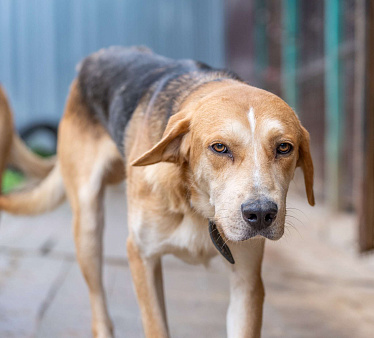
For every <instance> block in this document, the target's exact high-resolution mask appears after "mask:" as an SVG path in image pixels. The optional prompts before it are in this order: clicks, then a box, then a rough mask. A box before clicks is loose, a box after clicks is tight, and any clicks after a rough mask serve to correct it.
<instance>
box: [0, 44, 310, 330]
mask: <svg viewBox="0 0 374 338" xmlns="http://www.w3.org/2000/svg"><path fill="white" fill-rule="evenodd" d="M0 117H1V114H0ZM0 127H1V126H0ZM9 137H10V136H9ZM0 146H1V144H0ZM3 154H4V151H3V150H2V155H3ZM298 166H299V167H301V168H302V170H303V172H304V177H305V187H306V193H307V197H308V201H309V203H310V204H312V205H313V204H314V196H313V164H312V159H311V155H310V151H309V135H308V132H307V131H306V130H305V129H304V128H303V127H302V126H301V124H300V121H299V119H298V118H297V116H296V115H295V113H294V112H293V110H292V109H291V108H290V107H289V106H288V105H287V104H286V103H285V102H284V101H282V100H281V99H280V98H279V97H277V96H275V95H273V94H271V93H269V92H266V91H264V90H261V89H258V88H255V87H252V86H249V85H248V84H246V83H244V82H243V81H241V80H240V79H239V78H238V77H237V76H236V75H235V74H233V73H230V72H227V71H222V70H215V69H212V68H210V67H208V66H207V65H204V64H202V63H198V62H195V61H191V60H181V61H175V60H171V59H167V58H164V57H161V56H158V55H156V54H154V53H152V52H151V51H150V50H148V49H146V48H144V47H132V48H121V47H112V48H109V49H106V50H101V51H99V52H97V53H95V54H93V55H91V56H89V57H88V58H86V59H85V60H84V61H83V62H82V63H81V65H80V70H79V75H78V77H77V79H76V80H74V82H73V84H72V86H71V89H70V94H69V97H68V101H67V105H66V110H65V114H64V116H63V119H62V121H61V123H60V127H59V135H58V152H57V162H56V164H55V166H54V168H53V169H52V170H51V172H50V173H49V174H48V175H47V177H46V178H45V179H44V181H42V182H41V183H40V185H39V186H37V187H36V188H34V189H32V190H30V191H21V192H19V193H14V194H9V195H4V196H1V197H0V209H2V210H5V211H8V212H11V213H15V214H35V213H41V212H44V211H46V210H50V209H52V208H54V207H56V206H57V205H58V204H59V203H60V202H61V201H62V200H63V199H64V196H65V194H66V196H67V197H68V200H69V201H70V203H71V206H72V209H73V213H74V234H75V243H76V249H77V256H78V260H79V264H80V267H81V270H82V272H83V275H84V277H85V279H86V282H87V284H88V288H89V294H90V300H91V307H92V315H93V332H94V335H95V337H111V336H112V335H113V330H112V324H111V321H110V318H109V316H108V312H107V306H106V300H105V295H104V290H103V283H102V276H101V275H102V233H103V226H104V224H103V220H104V210H103V195H104V190H105V186H106V185H107V184H110V183H118V182H121V181H122V180H123V179H125V178H126V180H127V201H128V225H129V233H130V235H129V238H128V240H127V250H128V259H129V264H130V268H131V272H132V277H133V281H134V285H135V289H136V293H137V297H138V302H139V306H140V309H141V314H142V320H143V326H144V330H145V334H146V336H147V337H167V336H168V327H167V320H166V310H165V303H164V295H163V282H162V268H161V257H162V255H164V254H167V253H172V254H174V255H176V256H178V257H180V258H181V259H183V260H185V261H187V262H191V263H206V262H208V261H209V260H210V259H211V258H212V257H214V256H215V255H216V254H217V253H218V252H220V253H221V254H222V256H223V257H225V258H226V260H227V261H228V262H229V263H227V268H228V269H229V271H230V275H231V278H230V283H231V288H230V292H231V294H230V305H229V309H228V314H227V334H228V336H229V337H259V336H260V334H261V324H262V306H263V300H264V288H263V284H262V280H261V261H262V257H263V250H264V241H265V238H268V239H272V240H277V239H279V238H280V237H281V236H282V235H283V232H284V222H285V212H286V195H287V191H288V187H289V183H290V181H291V179H292V178H293V175H294V171H295V169H296V167H298ZM217 249H218V250H217ZM230 263H231V264H230Z"/></svg>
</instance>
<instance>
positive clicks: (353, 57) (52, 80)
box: [0, 0, 374, 251]
mask: <svg viewBox="0 0 374 338" xmlns="http://www.w3.org/2000/svg"><path fill="white" fill-rule="evenodd" d="M373 17H374V15H373V1H370V0H321V1H309V0H282V1H278V0H178V1H172V0H54V1H45V0H27V1H26V0H0V82H1V83H3V85H4V86H5V88H6V89H7V91H8V93H9V95H10V98H11V101H12V104H13V107H14V110H15V112H16V113H15V116H16V126H17V128H18V129H19V130H21V131H22V130H24V129H25V128H26V129H27V128H28V127H29V126H30V125H32V124H33V123H39V122H43V123H44V122H47V123H50V124H52V125H53V124H57V121H58V120H59V119H60V117H61V115H62V112H63V106H64V102H65V98H66V96H67V92H68V87H69V84H70V82H71V80H72V79H73V77H74V76H75V74H76V73H75V66H76V65H77V64H78V62H79V61H80V60H81V59H82V58H83V57H84V56H86V55H88V54H90V53H91V52H94V51H96V50H98V49H100V48H103V47H107V46H110V45H134V44H137V45H139V44H143V45H147V46H149V47H151V48H152V49H154V50H155V51H156V52H157V53H160V54H163V55H166V56H170V57H173V58H193V59H197V60H199V61H203V62H206V63H208V64H211V65H213V66H217V67H223V66H225V67H228V68H231V69H232V70H234V71H236V72H237V73H238V74H239V75H240V76H242V77H243V78H244V79H245V80H247V81H248V82H249V83H251V84H253V85H256V86H259V87H262V88H265V89H268V90H270V91H272V92H274V93H275V94H278V95H280V96H281V97H282V98H283V99H284V100H285V101H286V102H287V103H288V104H290V105H291V106H292V107H293V108H294V109H295V110H296V112H297V113H298V115H299V117H300V119H301V121H302V122H303V124H304V125H305V126H306V128H307V129H308V130H309V131H310V134H311V140H312V142H311V144H312V154H313V159H314V162H315V181H316V182H315V183H316V184H315V190H316V195H317V202H318V203H324V204H325V205H326V207H327V208H329V209H330V210H331V211H333V212H342V211H344V212H348V213H354V215H355V216H357V234H358V238H359V249H360V250H361V251H366V250H370V249H373V247H374V191H373V190H374V178H373V176H374V159H373V153H374V141H373V137H372V136H371V135H374V126H373V117H372V116H373V115H374V112H373V109H374V108H373V105H374V103H373V104H372V103H371V102H372V101H371V98H372V97H373V96H374V92H373V89H372V88H371V86H372V85H371V83H372V82H370V79H371V78H374V71H373V67H374V66H373V65H372V64H370V60H374V52H373V48H372V47H370V46H371V45H373V43H371V41H374V40H373V39H374V33H373V29H374V28H373V20H374V19H373ZM370 137H371V138H370ZM298 186H300V189H302V184H299V185H298Z"/></svg>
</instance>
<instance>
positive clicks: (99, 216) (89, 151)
mask: <svg viewBox="0 0 374 338" xmlns="http://www.w3.org/2000/svg"><path fill="white" fill-rule="evenodd" d="M58 157H59V161H60V163H61V172H62V175H63V179H64V183H65V187H66V193H67V196H68V199H69V200H70V203H71V206H72V209H73V217H74V221H73V222H74V238H75V245H76V251H77V257H78V262H79V265H80V268H81V270H82V273H83V275H84V278H85V280H86V282H87V285H88V288H89V296H90V302H91V309H92V329H93V333H94V336H95V337H100V338H104V337H105V338H106V337H112V336H113V333H112V324H111V320H110V318H109V314H108V310H107V305H106V299H105V294H104V287H103V281H102V254H103V245H102V235H103V228H104V207H103V196H104V189H105V183H106V182H107V181H108V180H110V179H109V178H108V174H112V173H111V169H113V164H115V163H118V162H122V160H121V158H120V155H119V152H118V150H117V148H116V146H115V145H114V143H113V141H112V140H111V139H110V137H109V136H108V134H107V133H106V132H105V131H104V129H103V127H101V125H99V124H97V123H95V122H94V121H92V120H90V116H89V115H88V113H87V108H86V106H85V105H84V103H83V102H82V101H81V99H80V95H79V91H78V89H77V87H76V86H75V84H73V86H72V90H71V93H70V97H69V100H68V103H67V108H66V113H65V115H64V118H63V120H62V122H61V124H60V130H59V146H58ZM119 176H121V175H119ZM122 179H123V177H122ZM111 181H112V180H111Z"/></svg>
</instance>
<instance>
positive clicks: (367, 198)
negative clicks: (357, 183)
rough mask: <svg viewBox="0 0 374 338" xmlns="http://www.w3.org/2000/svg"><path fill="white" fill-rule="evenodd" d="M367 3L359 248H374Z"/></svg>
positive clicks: (371, 25) (373, 83)
mask: <svg viewBox="0 0 374 338" xmlns="http://www.w3.org/2000/svg"><path fill="white" fill-rule="evenodd" d="M365 3H366V8H365V10H366V11H365V12H366V36H365V38H366V39H365V40H366V48H365V50H366V72H365V73H366V78H365V104H364V113H363V126H362V127H363V128H362V132H363V175H362V182H361V188H362V190H361V198H360V199H359V203H358V214H359V224H360V226H359V246H360V251H361V252H364V251H368V250H372V249H374V43H373V41H374V3H373V2H372V1H371V0H367V1H365Z"/></svg>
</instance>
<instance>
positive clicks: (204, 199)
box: [145, 163, 210, 222]
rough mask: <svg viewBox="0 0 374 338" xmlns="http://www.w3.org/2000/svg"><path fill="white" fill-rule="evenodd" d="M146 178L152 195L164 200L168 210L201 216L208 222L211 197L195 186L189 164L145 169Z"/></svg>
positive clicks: (158, 165) (163, 164) (158, 164)
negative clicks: (207, 209)
mask: <svg viewBox="0 0 374 338" xmlns="http://www.w3.org/2000/svg"><path fill="white" fill-rule="evenodd" d="M145 178H146V181H147V183H148V184H149V185H150V186H151V190H152V193H155V194H157V195H159V196H160V198H162V199H163V201H164V205H165V207H167V208H168V210H170V211H172V212H174V213H178V214H187V213H194V214H199V215H200V216H201V217H204V218H206V220H207V222H208V218H209V216H210V215H209V212H208V211H205V210H204V209H205V208H204V206H205V207H206V206H207V205H208V204H209V197H208V196H206V195H205V194H203V193H202V192H201V191H200V189H199V188H198V187H197V186H196V185H195V184H194V182H193V179H192V172H191V170H190V168H189V166H188V164H186V163H184V164H174V163H157V164H155V165H152V166H148V167H146V168H145Z"/></svg>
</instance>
